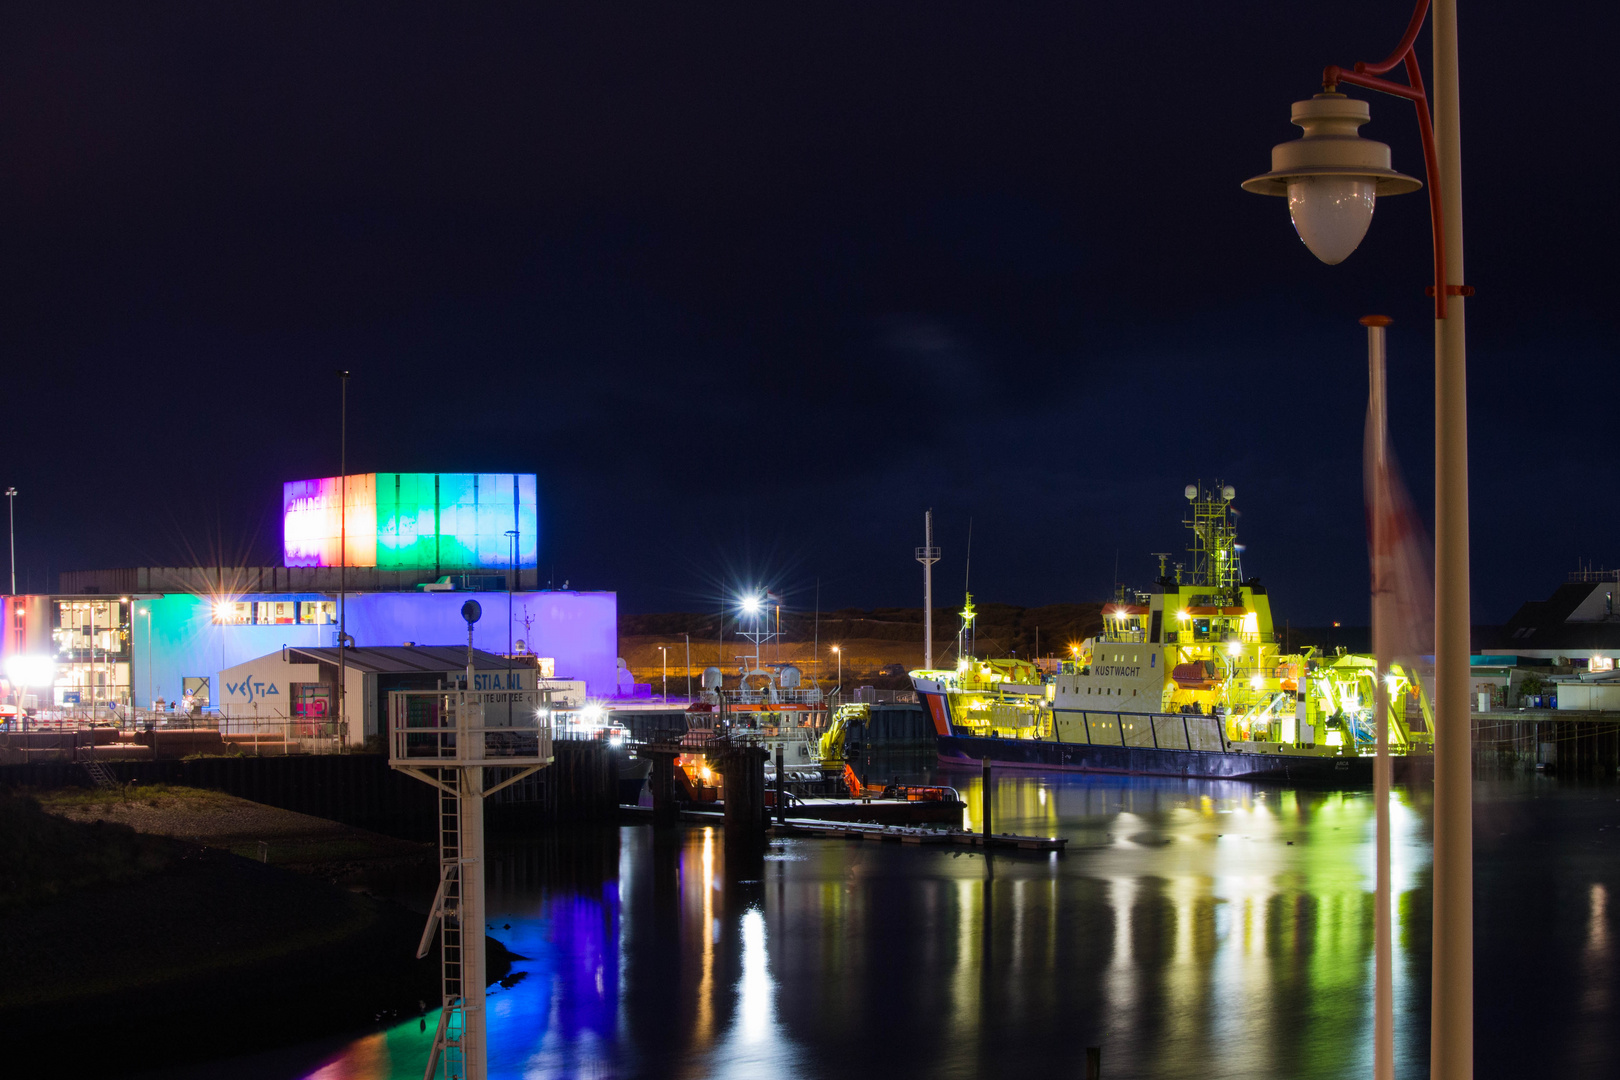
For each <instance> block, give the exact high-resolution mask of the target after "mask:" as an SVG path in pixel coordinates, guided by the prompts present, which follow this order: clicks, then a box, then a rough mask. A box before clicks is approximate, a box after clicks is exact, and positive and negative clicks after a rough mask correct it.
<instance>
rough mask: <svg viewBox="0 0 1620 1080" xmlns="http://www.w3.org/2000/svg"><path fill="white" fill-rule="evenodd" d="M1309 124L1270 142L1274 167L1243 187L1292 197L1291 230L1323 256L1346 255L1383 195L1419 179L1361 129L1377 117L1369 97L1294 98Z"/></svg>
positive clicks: (1298, 114) (1297, 117)
mask: <svg viewBox="0 0 1620 1080" xmlns="http://www.w3.org/2000/svg"><path fill="white" fill-rule="evenodd" d="M1289 119H1290V120H1292V121H1293V122H1294V123H1295V124H1298V125H1299V126H1300V128H1302V129H1303V130H1304V132H1305V133H1304V134H1303V135H1302V136H1300V137H1299V138H1297V139H1295V140H1293V141H1292V142H1285V143H1279V144H1277V145H1276V146H1274V147H1272V149H1271V171H1270V172H1268V173H1262V174H1261V175H1259V176H1255V177H1251V178H1250V179H1248V180H1245V181H1244V182H1243V190H1244V191H1252V192H1254V193H1255V194H1256V195H1281V196H1287V198H1288V213H1289V216H1290V217H1292V218H1293V220H1294V230H1295V231H1296V232H1298V233H1299V238H1300V239H1301V240H1303V241H1304V242H1305V246H1306V247H1308V248H1310V249H1311V254H1312V255H1315V256H1316V257H1317V258H1318V259H1321V260H1322V261H1323V262H1325V263H1327V264H1329V265H1332V264H1334V263H1340V262H1343V261H1344V260H1345V259H1346V258H1347V257H1348V256H1349V255H1350V253H1351V252H1352V251H1354V250H1356V246H1357V245H1358V244H1360V243H1361V238H1362V237H1363V236H1365V235H1367V226H1368V225H1370V224H1372V215H1373V206H1374V203H1375V202H1376V200H1377V197H1378V196H1380V195H1404V194H1405V193H1407V192H1409V191H1416V190H1417V189H1418V188H1420V187H1422V186H1423V184H1422V182H1421V181H1419V180H1417V179H1416V178H1415V177H1411V176H1407V175H1406V174H1405V173H1399V172H1396V171H1395V170H1394V169H1392V168H1390V165H1389V146H1388V145H1387V144H1385V143H1381V142H1375V141H1374V140H1372V139H1364V138H1362V137H1361V135H1360V134H1358V133H1357V129H1358V128H1360V127H1361V125H1362V124H1365V123H1367V121H1368V120H1370V119H1372V113H1371V112H1370V111H1369V110H1368V108H1367V103H1366V102H1365V101H1360V100H1358V99H1356V98H1348V97H1345V96H1344V95H1343V94H1339V93H1326V94H1317V95H1316V96H1315V97H1313V98H1311V99H1310V100H1309V101H1296V102H1294V108H1293V112H1292V115H1291V116H1290V117H1289Z"/></svg>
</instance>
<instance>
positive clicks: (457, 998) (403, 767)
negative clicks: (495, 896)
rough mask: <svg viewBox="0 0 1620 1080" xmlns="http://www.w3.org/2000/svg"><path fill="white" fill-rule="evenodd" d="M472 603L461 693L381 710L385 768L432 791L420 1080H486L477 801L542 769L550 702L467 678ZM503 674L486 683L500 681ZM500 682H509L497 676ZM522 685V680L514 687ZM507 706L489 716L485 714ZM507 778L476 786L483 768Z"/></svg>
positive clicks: (411, 693) (397, 696)
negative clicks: (431, 998)
mask: <svg viewBox="0 0 1620 1080" xmlns="http://www.w3.org/2000/svg"><path fill="white" fill-rule="evenodd" d="M482 614H483V611H482V609H481V608H480V607H479V604H478V601H476V600H468V601H467V602H466V603H465V604H463V605H462V606H461V617H462V618H463V619H465V620H467V672H466V676H465V681H464V682H463V683H462V685H460V686H452V687H449V688H447V689H443V690H396V691H394V692H393V693H391V694H390V695H389V702H388V764H389V765H390V766H391V767H392V768H395V769H398V770H399V771H400V772H403V773H406V774H407V775H410V776H414V777H416V779H418V780H421V781H423V782H424V783H427V784H431V785H432V786H433V787H434V788H436V789H438V795H439V891H438V893H437V894H436V895H435V896H434V898H433V908H432V910H431V911H429V912H428V923H427V927H426V928H425V929H423V931H422V943H421V945H419V946H418V947H417V950H416V955H417V957H418V958H419V959H420V958H421V957H424V956H426V955H427V954H428V950H429V949H430V948H431V947H432V945H433V935H434V932H435V931H439V932H440V946H439V948H440V960H441V968H442V979H443V987H444V1001H443V1012H441V1013H440V1014H439V1027H438V1031H437V1032H436V1033H435V1034H434V1037H433V1052H432V1055H431V1056H430V1057H429V1059H428V1066H427V1070H426V1072H424V1073H423V1080H429V1078H431V1077H433V1076H434V1075H438V1076H441V1077H444V1078H445V1080H486V1077H487V1076H488V1066H489V1044H488V1042H487V1041H486V1039H485V1034H484V1032H485V1017H484V987H485V986H487V985H488V978H487V976H486V968H485V964H484V796H486V795H491V794H494V793H495V792H497V791H499V790H501V789H502V788H504V787H507V786H508V785H511V784H515V783H517V782H518V781H519V780H522V779H523V778H524V777H526V776H529V775H530V774H532V773H535V772H537V771H539V770H540V769H543V768H545V767H546V766H547V765H549V764H551V761H552V749H551V727H552V724H551V695H550V693H549V692H548V691H542V690H537V689H536V690H528V689H523V688H521V687H514V686H511V685H507V686H505V687H501V686H498V685H494V686H491V687H488V688H486V687H483V686H480V685H479V682H478V676H477V675H476V673H475V672H474V671H473V645H472V637H473V624H474V623H476V622H477V621H478V619H479V617H480V616H481V615H482ZM505 675H506V672H505V669H502V670H501V671H499V672H490V673H487V674H486V677H488V678H490V679H491V681H492V683H499V682H500V681H501V679H502V677H503V676H505ZM506 681H507V683H508V684H510V683H511V682H512V681H514V680H512V679H511V678H506ZM521 681H527V680H521ZM491 705H496V706H510V708H491V709H487V710H486V706H491ZM486 768H496V769H499V770H501V771H502V772H508V773H510V775H508V776H504V777H502V778H501V779H500V780H499V781H497V782H496V783H495V784H493V786H491V787H489V788H485V787H484V780H485V776H484V770H485V769H486Z"/></svg>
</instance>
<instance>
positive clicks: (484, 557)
mask: <svg viewBox="0 0 1620 1080" xmlns="http://www.w3.org/2000/svg"><path fill="white" fill-rule="evenodd" d="M342 486H343V489H344V496H343V501H344V502H345V503H346V504H347V511H346V515H347V521H346V522H345V520H344V512H343V511H341V510H340V507H339V500H338V487H339V478H338V477H335V476H328V477H323V478H321V479H318V480H289V481H288V482H287V483H285V484H283V485H282V495H281V508H282V562H283V564H284V565H286V566H338V565H339V564H340V563H342V564H345V565H348V566H375V567H378V568H380V569H384V570H445V571H449V570H473V569H488V570H506V569H507V568H508V567H510V565H511V560H512V549H511V537H509V536H508V535H507V533H508V532H509V531H511V530H515V531H516V532H517V565H518V568H519V569H533V568H534V567H535V566H537V565H538V559H539V550H540V544H539V536H540V511H539V505H538V501H537V499H536V495H535V475H534V474H533V473H361V474H358V475H353V476H349V477H347V478H345V482H344V483H343V485H342ZM345 536H346V538H347V541H348V543H347V548H348V557H347V558H346V559H343V558H340V554H339V545H340V543H341V541H340V539H339V538H340V537H345Z"/></svg>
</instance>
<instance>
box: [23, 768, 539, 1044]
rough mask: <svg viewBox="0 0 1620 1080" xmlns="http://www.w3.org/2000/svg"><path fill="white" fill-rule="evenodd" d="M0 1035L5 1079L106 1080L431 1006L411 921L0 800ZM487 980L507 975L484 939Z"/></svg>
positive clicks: (300, 879) (433, 981)
mask: <svg viewBox="0 0 1620 1080" xmlns="http://www.w3.org/2000/svg"><path fill="white" fill-rule="evenodd" d="M0 918H3V919H4V922H5V925H6V933H4V934H0V971H3V972H5V978H4V979H3V980H0V1030H5V1031H9V1032H14V1033H26V1034H27V1037H26V1038H14V1039H12V1040H10V1047H9V1049H8V1051H7V1058H8V1063H7V1071H8V1072H12V1071H14V1070H15V1074H17V1075H33V1074H35V1073H39V1074H42V1075H43V1074H45V1073H49V1074H52V1075H91V1074H95V1075H116V1074H118V1073H121V1072H131V1071H135V1070H138V1069H144V1068H150V1067H152V1066H154V1065H158V1064H164V1063H179V1062H184V1061H194V1060H205V1059H208V1058H217V1057H222V1056H227V1055H232V1054H239V1053H242V1052H244V1051H249V1050H254V1049H260V1048H266V1047H271V1046H276V1045H281V1044H285V1043H289V1042H294V1041H300V1040H308V1039H317V1038H321V1037H323V1036H326V1035H330V1034H332V1033H336V1032H352V1031H355V1030H360V1029H364V1028H366V1027H368V1026H373V1025H377V1024H379V1023H384V1022H387V1023H398V1022H399V1021H400V1020H401V1019H404V1018H408V1017H411V1016H415V1015H416V1014H418V1013H420V1012H422V1011H423V1010H424V1008H425V1007H426V1006H428V1005H431V1004H433V1003H436V1001H437V999H438V995H439V989H438V979H439V959H438V955H437V951H436V950H435V952H433V953H431V954H430V955H429V956H428V957H427V958H425V959H423V960H416V959H414V957H415V952H416V944H417V941H418V939H419V938H420V935H421V932H422V916H421V915H420V914H418V913H415V912H412V911H409V910H407V909H405V908H403V907H401V906H399V905H397V904H394V903H391V902H388V901H382V900H377V899H374V898H372V897H370V896H366V895H362V894H359V893H354V892H349V891H347V890H344V889H341V888H338V887H336V886H334V885H333V884H331V883H330V882H329V881H327V880H323V879H319V878H315V877H311V876H307V875H302V874H298V873H293V872H291V871H288V870H284V869H281V868H278V867H275V866H269V865H261V864H260V863H257V862H253V861H250V860H248V859H245V858H242V857H240V856H237V855H233V854H231V853H229V852H226V851H221V850H218V849H214V848H208V847H203V846H200V845H197V844H189V843H184V842H180V841H175V840H170V839H167V838H164V837H158V836H148V835H139V834H137V833H135V832H134V831H133V830H132V829H129V828H127V827H125V826H122V825H117V824H111V823H107V822H99V823H90V824H85V823H80V822H75V821H68V820H63V819H62V818H59V817H53V816H51V815H49V814H46V813H44V812H43V811H42V810H41V809H40V808H39V806H38V804H37V803H35V802H34V801H33V800H32V799H28V798H21V797H15V796H0ZM489 949H490V965H489V966H490V972H491V978H492V979H499V978H502V977H504V976H505V975H506V974H507V972H508V970H509V969H510V963H511V960H512V959H513V958H512V956H511V954H509V953H507V952H506V950H505V949H504V948H502V947H501V946H500V945H499V943H497V942H493V941H491V942H490V944H489Z"/></svg>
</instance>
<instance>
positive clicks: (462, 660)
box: [286, 645, 521, 673]
mask: <svg viewBox="0 0 1620 1080" xmlns="http://www.w3.org/2000/svg"><path fill="white" fill-rule="evenodd" d="M286 652H287V657H288V659H290V660H293V659H296V660H303V661H315V662H317V663H323V664H336V663H337V662H338V650H337V649H336V648H335V647H333V648H319V649H312V648H302V647H299V646H292V645H290V646H288V647H287V650H286ZM343 662H344V663H345V664H347V665H348V666H349V667H352V668H357V669H359V670H361V671H371V672H384V673H396V672H409V671H463V670H465V669H466V667H467V646H465V645H372V646H366V647H364V648H354V649H344V650H343ZM472 663H473V670H475V671H504V670H506V669H507V668H510V667H512V666H513V665H514V664H520V663H521V661H515V660H508V659H507V658H506V657H504V656H497V655H496V654H495V653H490V652H485V651H484V650H482V649H474V650H473V653H472Z"/></svg>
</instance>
